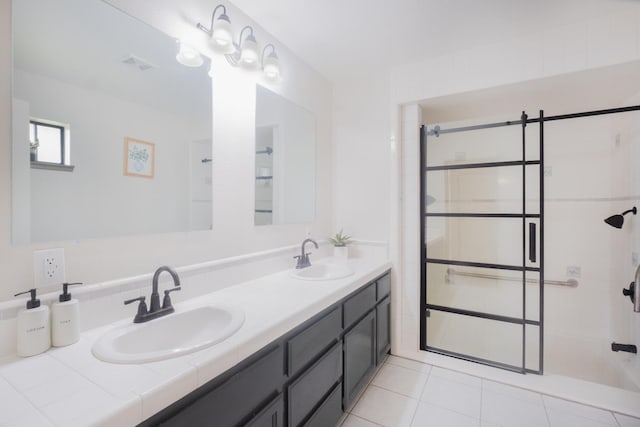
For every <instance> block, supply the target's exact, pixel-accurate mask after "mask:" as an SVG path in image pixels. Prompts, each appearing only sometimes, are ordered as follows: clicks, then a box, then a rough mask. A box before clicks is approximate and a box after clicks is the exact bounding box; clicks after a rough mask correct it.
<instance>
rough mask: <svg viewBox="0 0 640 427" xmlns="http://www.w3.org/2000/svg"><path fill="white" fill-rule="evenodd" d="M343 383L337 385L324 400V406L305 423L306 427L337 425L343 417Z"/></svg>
mask: <svg viewBox="0 0 640 427" xmlns="http://www.w3.org/2000/svg"><path fill="white" fill-rule="evenodd" d="M343 413H344V412H343V411H342V383H338V384H336V386H335V387H334V388H333V391H332V392H331V394H329V396H328V397H327V398H326V399H325V400H324V402H323V403H322V405H320V407H319V408H318V410H317V411H316V412H314V414H313V415H312V416H311V418H309V421H307V422H306V423H304V427H327V426H335V425H337V423H338V421H339V420H340V417H342V414H343Z"/></svg>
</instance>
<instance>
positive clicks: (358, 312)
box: [343, 283, 376, 329]
mask: <svg viewBox="0 0 640 427" xmlns="http://www.w3.org/2000/svg"><path fill="white" fill-rule="evenodd" d="M375 305H376V284H375V283H371V284H370V285H367V287H365V288H364V289H363V290H361V291H359V292H358V293H357V294H355V295H354V296H352V297H351V298H349V299H348V300H347V301H346V302H345V303H344V305H343V307H344V328H345V329H347V328H348V327H349V326H351V325H352V324H353V323H354V322H355V321H356V320H358V319H360V318H361V317H362V316H364V315H365V314H366V313H367V311H369V310H371V309H372V308H373V307H374V306H375Z"/></svg>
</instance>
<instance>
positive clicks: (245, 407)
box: [151, 345, 284, 427]
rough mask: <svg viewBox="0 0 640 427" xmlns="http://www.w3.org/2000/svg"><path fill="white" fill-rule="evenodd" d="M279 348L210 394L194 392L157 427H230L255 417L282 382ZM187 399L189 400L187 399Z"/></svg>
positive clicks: (272, 350) (219, 385)
mask: <svg viewBox="0 0 640 427" xmlns="http://www.w3.org/2000/svg"><path fill="white" fill-rule="evenodd" d="M282 360H283V350H282V345H277V346H275V347H273V348H272V349H270V350H268V351H267V352H266V353H265V354H264V355H261V356H260V357H259V358H258V359H257V360H255V361H253V362H252V363H251V364H249V365H248V366H244V367H243V369H241V370H239V372H237V373H235V374H233V375H231V376H229V377H227V378H224V379H223V380H222V381H221V382H219V383H217V384H215V385H213V384H212V387H211V390H201V391H200V392H198V391H196V392H195V393H198V394H199V395H196V396H193V399H191V400H192V401H191V402H189V403H188V404H185V405H184V407H182V408H180V410H179V411H178V412H177V413H176V414H174V415H172V416H170V417H168V418H167V419H165V420H163V421H162V422H160V423H158V424H151V425H160V426H163V427H182V426H184V427H191V426H198V425H208V424H207V423H213V424H215V425H216V426H217V427H233V426H236V425H239V424H241V423H242V422H243V421H244V420H245V419H246V418H248V417H251V415H252V414H255V412H256V409H258V408H260V407H261V404H262V405H263V404H264V403H265V402H268V401H269V400H271V398H272V397H273V396H274V395H276V394H277V393H278V391H279V389H280V387H281V384H282V381H283V378H284V372H283V371H284V369H283V366H282ZM187 397H189V396H187Z"/></svg>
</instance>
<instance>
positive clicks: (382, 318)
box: [376, 297, 391, 364]
mask: <svg viewBox="0 0 640 427" xmlns="http://www.w3.org/2000/svg"><path fill="white" fill-rule="evenodd" d="M390 348H391V298H389V297H386V298H385V299H383V300H382V301H381V302H380V303H379V304H378V305H377V306H376V350H377V357H378V359H377V363H378V364H379V363H380V362H381V361H382V360H383V359H384V357H385V355H386V354H387V353H388V352H389V349H390Z"/></svg>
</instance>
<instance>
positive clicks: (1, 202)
mask: <svg viewBox="0 0 640 427" xmlns="http://www.w3.org/2000/svg"><path fill="white" fill-rule="evenodd" d="M113 3H114V4H116V5H117V6H118V7H121V8H122V9H125V10H127V11H129V12H130V13H132V14H133V15H135V16H136V17H138V18H139V19H141V20H142V21H145V22H148V23H150V24H151V25H153V26H156V27H157V28H159V29H161V30H163V31H165V32H167V33H168V34H169V35H170V36H172V37H176V38H182V37H183V36H184V37H187V38H188V37H194V35H195V37H200V38H197V40H196V42H198V43H200V44H201V46H199V47H201V48H202V50H203V51H205V52H207V51H208V47H207V46H208V45H207V40H206V37H204V34H202V33H200V32H199V31H198V30H196V29H195V24H196V23H197V22H208V21H209V20H210V18H211V11H212V9H211V8H210V7H209V6H206V7H205V6H198V5H196V4H195V2H193V1H183V2H180V3H179V4H178V3H176V2H173V1H168V0H165V1H162V2H154V3H153V5H150V4H149V2H147V1H143V0H138V1H117V2H116V1H114V2H113ZM10 5H11V2H10V0H0V29H1V30H0V32H1V33H0V47H1V49H0V52H2V54H1V55H0V76H2V77H1V78H0V129H1V131H0V132H1V134H0V135H1V136H0V150H2V152H1V153H0V154H1V155H0V239H1V240H0V271H2V274H3V279H2V284H1V285H0V300H6V299H10V298H13V297H12V295H13V294H14V293H16V292H18V291H21V290H24V289H28V288H31V287H33V271H32V270H33V260H32V253H33V251H34V250H36V249H41V248H47V247H63V248H64V249H65V256H66V264H67V269H66V273H67V279H68V280H69V281H83V282H86V283H96V282H101V281H104V280H108V279H114V278H121V277H128V276H132V275H136V274H141V273H148V272H152V271H154V270H155V269H156V268H157V267H158V266H159V265H162V264H169V265H174V266H181V265H187V264H191V263H196V262H200V261H205V260H211V259H219V258H224V257H228V256H232V255H237V254H244V253H251V252H255V251H259V250H264V249H269V248H274V247H280V246H286V245H289V244H295V243H298V242H300V241H301V240H302V239H303V238H304V237H305V235H306V233H307V231H309V232H311V233H312V234H313V235H314V236H316V237H318V238H323V237H325V236H327V235H329V234H330V232H331V231H332V227H331V215H332V209H333V208H332V206H333V200H332V197H331V186H332V184H331V183H332V176H331V175H332V174H331V169H332V158H331V145H330V136H331V135H330V129H331V116H330V109H331V93H332V88H331V85H330V84H329V83H328V82H327V81H326V80H325V79H324V78H322V77H321V76H319V75H318V74H317V73H316V72H315V71H313V70H312V69H310V68H309V67H308V66H307V65H306V64H304V63H303V62H301V61H300V60H299V59H298V58H296V57H295V56H294V55H292V54H291V53H290V52H288V51H287V49H286V48H285V47H284V46H282V45H280V44H279V43H278V41H277V40H274V39H273V38H272V37H270V36H269V35H268V34H266V33H265V32H264V31H263V30H262V29H261V28H260V27H259V26H257V25H255V23H252V22H251V21H250V20H249V19H248V18H246V17H245V16H244V15H243V14H242V13H241V12H240V11H238V10H235V9H233V8H230V9H229V10H228V12H229V16H230V17H232V20H233V22H234V24H233V25H234V29H236V28H237V29H240V28H241V27H240V25H245V24H253V25H254V28H255V35H256V38H257V39H258V40H259V41H260V42H261V43H264V42H273V43H275V44H276V47H277V49H278V55H279V57H280V59H281V62H282V64H283V69H284V73H283V74H284V75H283V80H282V82H280V83H273V84H269V83H267V82H263V81H262V80H261V78H260V77H258V74H259V73H250V72H244V71H242V70H239V69H234V68H231V67H230V66H229V65H228V64H227V63H226V61H225V60H224V59H223V58H221V57H220V56H215V57H214V59H213V62H214V70H216V72H215V78H214V79H213V127H214V132H213V141H214V142H213V145H214V147H213V159H214V162H213V166H212V168H213V206H214V212H213V230H212V231H202V232H192V233H173V234H155V235H150V236H144V237H113V238H108V239H88V240H81V241H58V242H51V243H47V244H33V245H12V244H11V241H10V236H11V161H10V159H11V154H10V146H11V78H10V76H11V62H10V55H9V52H11V44H10V41H11V38H10V35H11V25H10V16H11V14H10ZM236 26H237V27H236ZM257 81H260V82H261V83H262V84H265V85H267V86H269V87H270V89H271V90H273V91H275V92H278V93H280V94H281V95H283V96H284V97H286V98H288V99H291V100H292V101H293V102H295V103H297V104H298V105H301V106H303V107H304V108H306V109H307V110H309V111H311V112H313V113H314V114H315V115H316V120H317V121H316V123H317V151H316V155H317V165H318V167H317V173H316V183H317V192H316V206H317V210H316V218H315V221H314V222H313V223H312V224H301V225H290V226H289V225H286V226H274V227H254V225H253V203H254V161H255V160H254V156H255V154H254V147H253V141H254V109H255V84H256V82H257Z"/></svg>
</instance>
